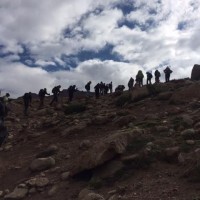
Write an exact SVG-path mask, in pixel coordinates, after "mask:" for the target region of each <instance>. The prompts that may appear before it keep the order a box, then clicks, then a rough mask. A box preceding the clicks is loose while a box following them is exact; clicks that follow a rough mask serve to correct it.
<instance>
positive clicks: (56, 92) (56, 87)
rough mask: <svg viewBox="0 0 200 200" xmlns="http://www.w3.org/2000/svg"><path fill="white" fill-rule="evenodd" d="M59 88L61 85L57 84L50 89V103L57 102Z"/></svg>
mask: <svg viewBox="0 0 200 200" xmlns="http://www.w3.org/2000/svg"><path fill="white" fill-rule="evenodd" d="M60 88H61V86H60V85H58V86H55V87H54V88H53V89H52V93H53V99H52V101H51V103H50V105H52V104H53V103H54V102H56V103H58V95H59V94H60Z"/></svg>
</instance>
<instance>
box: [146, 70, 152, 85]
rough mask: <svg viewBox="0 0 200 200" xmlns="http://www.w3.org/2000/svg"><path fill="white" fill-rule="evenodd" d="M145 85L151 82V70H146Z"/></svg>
mask: <svg viewBox="0 0 200 200" xmlns="http://www.w3.org/2000/svg"><path fill="white" fill-rule="evenodd" d="M146 74H147V85H149V84H151V79H152V77H153V76H152V73H151V72H147V73H146Z"/></svg>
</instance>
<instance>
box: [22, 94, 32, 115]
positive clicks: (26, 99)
mask: <svg viewBox="0 0 200 200" xmlns="http://www.w3.org/2000/svg"><path fill="white" fill-rule="evenodd" d="M23 100H24V115H25V116H27V115H28V107H29V106H31V102H32V95H31V92H29V93H25V94H24V96H23Z"/></svg>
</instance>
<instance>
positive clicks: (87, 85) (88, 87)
mask: <svg viewBox="0 0 200 200" xmlns="http://www.w3.org/2000/svg"><path fill="white" fill-rule="evenodd" d="M91 83H92V82H91V81H89V82H88V83H87V84H86V85H85V89H86V92H87V96H88V97H89V95H90V85H91Z"/></svg>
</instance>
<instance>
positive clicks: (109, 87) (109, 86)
mask: <svg viewBox="0 0 200 200" xmlns="http://www.w3.org/2000/svg"><path fill="white" fill-rule="evenodd" d="M108 89H109V90H110V93H112V90H113V86H112V81H111V82H110V83H109V84H108Z"/></svg>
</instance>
